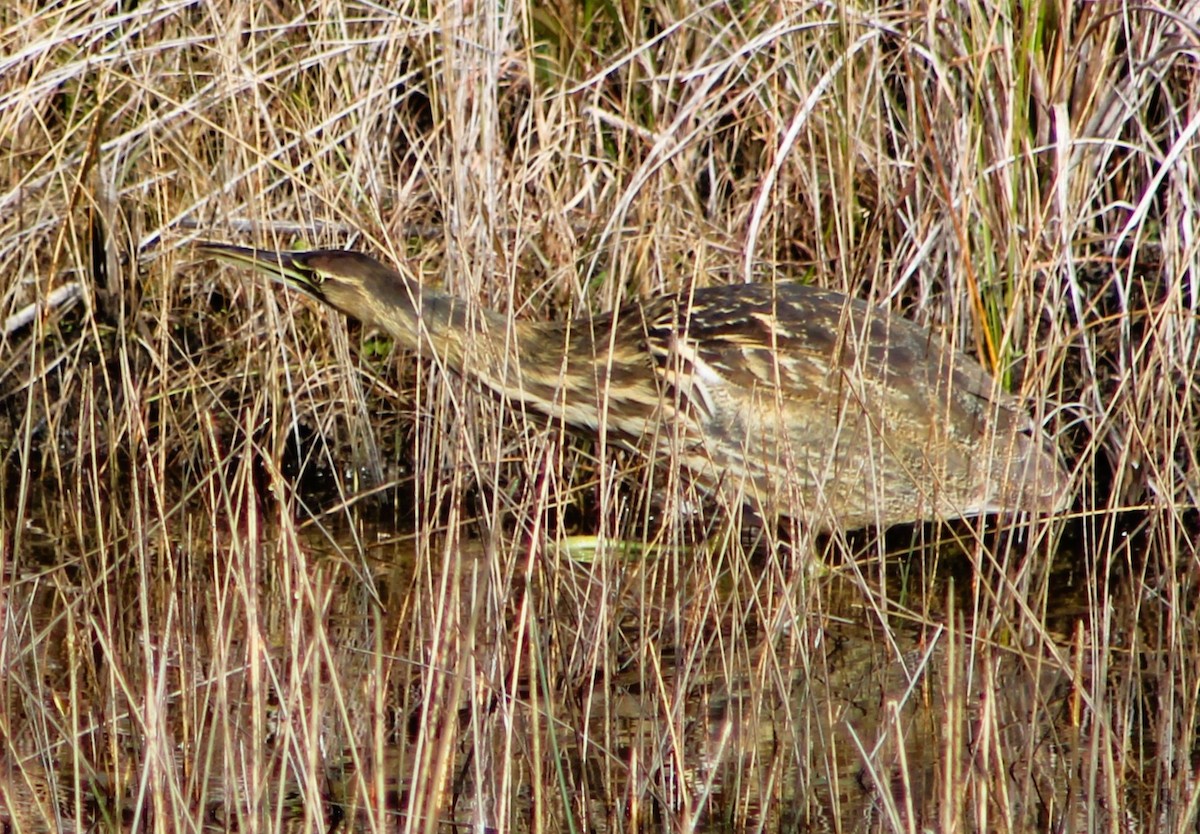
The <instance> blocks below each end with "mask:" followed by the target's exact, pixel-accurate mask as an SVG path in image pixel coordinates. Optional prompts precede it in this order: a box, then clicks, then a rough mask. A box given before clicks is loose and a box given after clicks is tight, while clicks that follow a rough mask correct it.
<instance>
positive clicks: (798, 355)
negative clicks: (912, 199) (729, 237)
mask: <svg viewBox="0 0 1200 834" xmlns="http://www.w3.org/2000/svg"><path fill="white" fill-rule="evenodd" d="M537 339H541V340H542V342H543V343H542V344H540V345H539V346H538V347H537V348H535V349H536V350H539V351H549V350H553V349H555V348H554V347H553V343H554V342H556V341H558V342H559V345H560V347H558V348H557V350H558V351H562V349H563V348H562V347H561V346H566V355H567V356H568V357H570V360H569V362H568V363H567V364H564V365H563V366H562V367H561V374H560V375H559V377H558V379H559V381H560V382H561V380H562V379H563V378H565V377H566V376H569V377H570V378H571V380H572V384H573V385H575V390H574V391H573V393H572V396H573V398H574V407H573V409H572V408H564V409H560V410H556V409H546V410H547V411H548V412H550V413H553V414H555V416H559V417H562V418H563V419H565V420H566V421H567V422H569V423H574V424H576V425H577V426H579V427H580V428H584V429H590V430H596V429H598V430H602V431H605V432H607V433H609V434H610V435H611V436H613V437H615V438H617V439H619V440H621V441H622V442H624V443H626V444H627V445H630V446H633V447H637V448H640V449H642V450H644V451H647V452H649V453H650V454H651V455H652V456H653V457H654V458H655V462H656V463H658V464H666V465H671V462H672V461H676V462H678V464H679V465H680V467H681V468H682V469H684V470H686V471H687V472H688V473H690V474H691V475H692V476H693V477H694V478H695V479H697V480H699V481H700V482H701V483H702V484H705V485H708V486H710V487H719V488H720V489H721V490H722V491H724V492H726V493H730V492H732V493H735V494H736V495H738V496H740V497H741V498H742V499H743V500H746V501H747V502H749V503H751V504H753V505H755V506H756V508H758V509H765V510H766V511H767V512H769V513H771V514H787V515H796V514H797V513H799V514H802V515H804V516H806V517H808V518H809V519H810V520H811V521H813V522H814V523H816V524H817V525H818V526H830V525H831V524H832V523H833V522H834V521H837V522H838V523H841V524H843V525H845V526H846V527H855V526H863V525H866V524H881V525H887V524H892V523H900V522H907V521H915V520H920V519H924V518H931V517H934V516H938V517H943V518H953V517H959V516H965V515H973V514H977V513H980V512H988V511H996V510H1029V511H1046V510H1053V509H1057V508H1058V507H1059V506H1060V505H1061V503H1062V500H1063V496H1064V487H1065V477H1064V475H1063V472H1062V470H1061V466H1060V464H1059V461H1058V458H1057V455H1056V453H1055V452H1054V451H1053V449H1052V447H1051V445H1050V444H1049V442H1048V440H1047V438H1046V437H1045V435H1044V434H1043V433H1042V431H1041V430H1040V428H1038V427H1036V426H1034V425H1033V424H1032V421H1030V419H1029V417H1028V415H1027V414H1026V413H1025V411H1024V409H1023V408H1022V407H1021V406H1020V404H1019V403H1018V402H1017V401H1016V400H1015V399H1014V398H1013V397H1011V396H1010V395H1008V394H1006V393H1005V392H1003V391H1002V390H1001V389H1000V388H999V386H998V385H997V384H996V382H995V380H994V379H993V378H992V377H991V375H989V374H988V373H987V372H986V371H984V369H983V368H982V367H981V366H980V365H979V363H978V362H976V361H975V360H973V359H971V358H969V357H967V356H965V355H963V354H961V353H958V352H955V351H952V350H949V349H946V348H944V347H943V346H942V345H941V344H940V343H939V341H938V340H937V338H936V337H935V336H934V335H933V334H932V333H931V332H930V331H928V330H926V329H924V328H922V327H919V326H918V325H916V324H914V323H912V322H910V321H908V320H907V319H904V318H902V317H900V316H897V315H892V314H889V313H888V312H886V311H884V310H881V309H878V308H874V307H870V306H869V305H867V304H865V303H863V302H860V301H856V300H852V299H848V298H847V297H845V296H843V295H841V294H839V293H836V292H832V291H827V290H821V289H817V288H813V287H808V286H805V285H802V284H795V283H781V284H776V285H765V284H758V285H735V286H727V287H716V288H710V289H703V290H697V291H695V293H694V294H692V295H690V296H689V295H686V294H677V295H668V296H664V297H661V298H658V299H656V300H654V301H652V302H650V303H648V304H646V305H637V304H633V305H628V306H626V307H624V308H622V309H620V310H619V311H617V312H616V313H615V314H608V315H605V316H597V317H594V318H591V319H580V320H576V321H574V322H570V323H568V324H560V325H553V326H549V327H546V326H543V327H542V329H541V330H540V331H539V334H538V337H537V338H536V339H534V340H532V341H533V342H536V341H537ZM581 380H583V381H584V382H585V383H586V384H580V381H581ZM543 383H544V384H545V385H546V386H547V389H551V388H553V387H554V377H553V376H551V377H550V378H548V379H544V380H543ZM589 390H590V395H589V393H588V391H589Z"/></svg>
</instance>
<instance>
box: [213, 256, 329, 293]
mask: <svg viewBox="0 0 1200 834" xmlns="http://www.w3.org/2000/svg"><path fill="white" fill-rule="evenodd" d="M196 251H198V252H200V253H201V254H204V255H209V256H211V257H214V258H217V259H218V260H222V261H226V262H227V263H231V264H237V265H239V266H248V267H251V268H253V269H256V270H258V271H259V272H262V273H265V274H266V275H269V276H270V277H271V278H272V279H274V280H276V281H278V282H279V283H281V284H285V285H286V286H289V287H293V288H295V289H297V290H300V291H301V292H303V293H304V294H305V295H308V296H311V297H312V298H315V299H317V300H318V301H324V300H325V296H324V293H322V292H321V280H322V276H321V275H320V273H318V272H317V271H316V270H314V269H313V268H312V267H310V266H308V264H307V263H306V262H305V260H304V255H305V254H306V253H303V252H295V253H292V252H275V251H272V250H269V249H251V248H249V247H247V246H234V245H232V244H229V243H212V242H209V241H202V242H200V243H197V244H196Z"/></svg>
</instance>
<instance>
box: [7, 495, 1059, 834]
mask: <svg viewBox="0 0 1200 834" xmlns="http://www.w3.org/2000/svg"><path fill="white" fill-rule="evenodd" d="M259 521H261V520H259ZM175 529H179V530H183V531H186V532H185V533H184V534H183V536H181V537H179V538H175V539H170V538H168V537H165V536H157V537H156V536H151V537H148V538H146V539H144V540H141V541H140V542H138V543H137V544H136V545H135V544H133V543H132V540H131V538H130V537H129V531H127V530H101V531H98V532H96V533H95V536H96V541H94V542H93V543H92V546H91V548H90V549H85V548H80V549H79V550H78V551H76V552H71V551H70V550H68V549H65V548H64V545H63V543H64V542H66V541H69V540H70V539H69V537H67V536H65V535H62V534H61V531H59V533H58V534H56V533H55V531H54V530H53V529H51V528H50V525H49V523H48V522H47V526H46V529H45V530H44V531H43V532H42V533H40V534H39V533H36V532H29V533H28V534H27V535H26V536H25V538H24V545H23V548H22V552H21V553H20V554H18V558H17V559H15V560H13V561H12V562H10V563H9V565H8V566H7V570H9V571H10V575H9V576H8V577H6V581H5V585H4V587H3V590H4V594H5V597H4V599H3V605H4V629H5V631H4V640H3V645H2V647H0V648H2V650H3V657H4V659H5V669H6V674H7V677H6V680H7V683H6V686H5V696H4V697H5V710H4V715H5V718H4V721H3V727H2V732H3V734H4V736H5V738H4V741H5V743H4V744H2V745H0V748H2V751H3V752H0V780H2V782H3V787H2V788H0V791H2V793H0V808H2V809H3V810H0V825H3V826H7V827H8V828H10V829H12V830H22V831H30V830H32V831H51V830H90V829H105V830H109V829H113V828H118V829H120V828H123V829H131V828H136V827H139V826H145V825H147V824H149V822H150V821H151V820H171V821H173V822H171V823H165V825H166V827H167V828H175V827H176V826H178V827H181V828H182V827H188V828H192V827H195V826H198V827H204V828H207V829H212V830H251V829H253V828H255V827H260V828H266V829H270V830H275V829H278V828H292V829H295V830H302V829H306V830H313V831H329V830H364V831H366V830H377V829H382V830H411V829H412V827H414V826H415V825H417V824H418V823H420V822H421V821H422V820H425V821H430V820H431V821H435V822H436V823H438V824H441V825H447V826H448V825H450V824H457V825H473V826H482V827H483V828H484V829H494V830H507V829H510V828H511V829H517V830H527V829H531V828H536V827H542V828H548V827H553V828H564V829H565V828H566V827H567V826H568V825H571V826H574V827H575V828H576V830H589V831H627V830H643V829H647V828H654V829H665V828H668V827H669V828H671V829H679V828H682V829H685V830H686V829H689V828H706V829H721V830H726V829H731V828H732V829H757V828H758V827H759V826H765V827H766V828H767V829H768V830H779V829H781V828H786V829H788V830H795V831H808V830H843V831H875V830H898V829H907V828H909V826H914V827H925V828H936V827H939V826H941V825H944V824H946V823H949V822H950V821H951V820H957V819H964V818H970V819H974V820H975V821H976V822H977V823H979V824H980V825H981V827H984V828H986V827H987V826H986V822H987V820H988V819H989V818H992V817H994V816H995V815H1002V816H1004V817H1005V818H1006V819H1007V820H1008V821H1009V823H1011V824H1013V825H1015V826H1016V827H1018V828H1021V827H1026V826H1033V827H1039V828H1041V827H1043V826H1046V825H1053V824H1057V823H1059V822H1061V821H1062V820H1063V819H1065V818H1066V817H1068V816H1070V815H1073V814H1080V813H1083V811H1082V810H1081V808H1079V807H1075V806H1078V804H1079V799H1078V797H1079V796H1080V795H1081V794H1078V793H1074V792H1073V791H1072V781H1073V780H1074V779H1077V778H1078V774H1077V772H1074V771H1073V770H1072V768H1075V767H1078V763H1077V762H1073V759H1072V756H1071V751H1072V745H1073V744H1074V740H1073V739H1074V735H1073V734H1074V733H1075V732H1076V730H1075V729H1074V728H1075V727H1076V726H1077V723H1078V710H1079V702H1078V698H1079V696H1078V694H1077V688H1076V687H1073V686H1072V684H1071V681H1072V675H1073V674H1074V675H1077V676H1078V675H1080V674H1082V673H1081V671H1080V669H1079V668H1073V667H1072V666H1070V665H1069V664H1068V665H1064V663H1063V662H1060V661H1061V660H1062V659H1063V658H1067V657H1070V656H1072V647H1071V646H1070V643H1069V639H1063V640H1061V641H1059V643H1058V645H1057V646H1056V648H1055V651H1057V652H1058V653H1059V654H1058V655H1057V658H1058V659H1056V658H1055V656H1054V653H1053V652H1052V651H1050V650H1049V649H1048V648H1047V644H1046V643H1045V641H1042V642H1041V643H1039V642H1038V641H1037V640H1032V641H1025V644H1026V645H1028V646H1030V648H1028V649H1027V650H1021V649H1019V648H1016V647H1015V646H1016V645H1017V643H1018V641H1017V635H1018V634H1019V632H1020V626H1019V625H1018V623H1019V620H1020V617H1019V615H1018V608H1017V607H1015V606H1013V605H1012V604H1011V602H1012V600H1011V598H1010V599H1009V601H1008V602H1007V603H1004V602H1001V603H996V602H995V599H996V598H997V597H999V598H1001V599H1003V598H1004V597H1005V594H1004V593H1003V592H997V591H996V590H995V588H994V587H992V588H991V590H988V589H987V588H986V587H985V584H984V583H985V580H987V581H989V582H990V581H991V577H990V576H986V577H979V578H976V576H975V574H974V573H973V572H972V571H971V570H969V569H968V570H966V571H964V572H963V573H964V577H962V578H959V579H958V580H957V581H955V580H954V579H952V578H951V575H952V574H953V572H954V571H952V570H950V569H946V568H942V569H935V570H934V571H933V573H932V574H931V576H929V577H916V578H914V576H913V575H910V572H912V573H919V570H920V567H921V566H923V565H924V564H925V563H926V561H927V560H929V559H930V558H932V559H933V561H936V557H930V556H929V553H931V552H935V551H933V550H927V551H926V552H925V553H923V554H918V555H916V556H913V557H911V558H909V559H905V558H903V557H899V558H896V557H889V564H891V563H895V564H898V565H900V567H897V568H895V569H893V570H889V571H888V572H884V573H882V574H881V573H880V571H879V570H878V569H877V562H876V561H875V560H874V559H872V560H870V561H869V562H867V563H866V564H865V565H856V564H855V563H853V562H851V561H848V560H847V559H846V558H845V556H844V555H842V556H835V555H830V556H828V558H827V559H826V561H828V562H829V563H830V564H831V567H832V570H830V571H825V572H823V573H822V572H819V571H816V570H814V569H812V567H811V563H812V561H813V560H812V558H810V557H809V556H804V557H803V558H801V557H798V556H796V555H795V553H799V552H803V553H807V552H808V549H809V548H811V547H814V545H811V544H810V543H808V542H804V543H803V544H797V545H795V546H794V547H795V549H794V551H793V554H792V555H791V556H789V555H786V554H785V555H783V556H781V557H780V558H765V559H764V558H757V559H755V558H750V556H748V555H747V554H745V553H743V552H742V551H741V550H740V549H739V548H738V547H736V546H730V547H719V548H718V547H712V546H705V545H703V544H701V545H695V546H693V547H692V548H691V549H689V550H683V549H680V550H669V549H665V548H664V549H661V550H660V551H658V552H650V553H643V554H634V555H631V554H630V553H628V552H627V553H624V554H622V553H621V552H619V549H617V548H611V547H610V548H608V552H605V548H604V547H601V548H600V550H601V552H600V553H598V554H597V556H596V558H595V559H594V560H592V561H587V562H581V561H578V560H575V559H572V558H569V557H567V556H566V555H565V554H564V552H563V551H561V550H560V549H558V548H556V547H553V546H542V545H540V544H538V545H533V544H530V542H528V541H525V542H517V543H515V544H514V543H513V542H511V541H509V542H506V543H489V544H487V545H485V544H483V543H480V542H474V541H462V540H458V539H457V537H455V536H453V535H444V536H441V537H437V536H433V537H429V536H427V537H415V536H394V535H389V534H388V533H386V532H385V531H380V530H374V529H371V528H369V527H366V526H361V525H360V526H357V527H350V526H348V525H344V526H343V527H341V528H340V529H337V528H335V529H332V531H331V530H330V528H329V526H328V525H326V527H325V528H324V532H323V531H322V529H321V528H319V527H318V526H317V525H312V526H309V527H306V528H302V529H296V528H295V527H293V526H291V525H282V526H276V527H273V528H271V529H269V530H265V531H264V532H262V533H257V534H255V533H253V531H254V530H255V529H264V528H263V527H258V528H256V527H255V523H251V521H250V520H243V521H241V522H240V523H239V524H226V523H224V522H223V521H221V520H214V519H213V518H211V517H208V516H205V515H201V514H196V515H193V516H191V517H188V518H181V519H180V520H179V521H178V527H177V528H175ZM330 533H332V535H330ZM877 544H878V543H867V546H868V547H874V546H876V545H877ZM843 549H844V548H843ZM751 555H752V554H751ZM989 572H990V569H985V570H984V573H985V574H987V573H989ZM998 584H1000V585H1003V583H998ZM1056 604H1058V603H1057V602H1056V603H1049V602H1048V603H1046V604H1045V607H1047V608H1048V607H1050V606H1051V605H1056ZM1013 617H1015V618H1016V619H1006V618H1013ZM984 618H988V619H989V622H988V623H986V624H985V625H980V621H981V619H984ZM1072 636H1073V635H1064V636H1063V637H1064V638H1070V637H1072ZM981 784H987V785H989V786H991V787H993V788H995V787H996V786H999V787H1001V788H1002V789H1003V791H1002V792H999V793H992V794H991V795H986V796H984V795H981V794H980V793H979V792H978V791H979V786H980V785H981ZM968 788H970V790H968ZM1072 803H1075V806H1073V805H1072ZM185 821H186V825H185V824H184V823H185Z"/></svg>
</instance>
